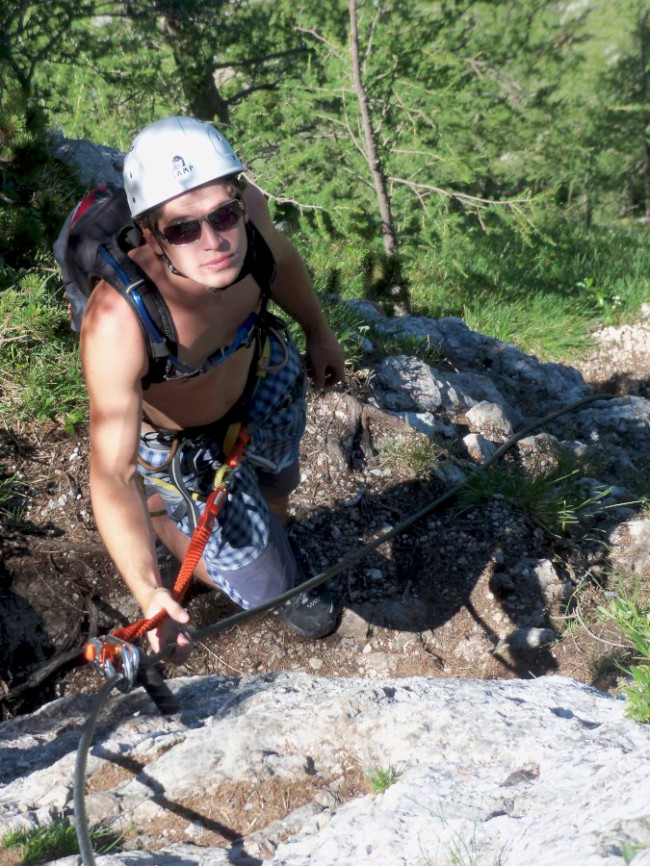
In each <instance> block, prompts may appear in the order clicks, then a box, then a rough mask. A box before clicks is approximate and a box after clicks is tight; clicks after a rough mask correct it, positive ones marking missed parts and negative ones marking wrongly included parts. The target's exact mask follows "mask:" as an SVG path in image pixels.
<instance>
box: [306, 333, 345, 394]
mask: <svg viewBox="0 0 650 866" xmlns="http://www.w3.org/2000/svg"><path fill="white" fill-rule="evenodd" d="M306 363H307V372H308V373H309V377H310V379H311V380H312V382H313V384H314V387H315V388H319V389H321V388H330V387H331V386H332V385H335V384H336V383H337V382H342V381H343V379H344V378H345V355H344V353H343V349H342V348H341V345H340V343H339V341H338V340H337V339H336V337H335V336H334V332H333V331H332V330H331V329H330V328H328V327H326V328H321V329H320V330H319V331H318V332H317V333H312V334H308V335H307V362H306Z"/></svg>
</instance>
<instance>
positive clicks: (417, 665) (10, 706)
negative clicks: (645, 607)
mask: <svg viewBox="0 0 650 866" xmlns="http://www.w3.org/2000/svg"><path fill="white" fill-rule="evenodd" d="M642 326H643V327H644V328H646V331H645V334H646V339H647V322H646V323H645V324H643V325H642ZM609 336H610V337H611V334H610V335H609ZM618 336H619V337H620V339H608V338H606V339H603V340H602V341H601V343H600V347H599V349H598V350H597V351H596V352H594V354H593V356H592V357H590V358H589V359H587V360H586V361H585V362H584V364H583V365H582V367H581V369H583V372H584V374H585V377H586V378H587V379H589V380H590V381H592V382H594V384H597V385H599V386H602V384H603V383H608V384H609V385H610V387H611V386H615V387H616V388H617V389H618V390H619V392H621V393H641V394H642V395H643V396H646V397H647V396H649V394H648V364H647V356H643V355H639V354H638V340H636V339H635V333H634V331H633V330H632V331H631V332H630V334H628V335H625V338H624V337H623V336H621V334H619V335H618ZM362 387H363V383H362V377H361V379H359V378H358V377H354V378H353V379H352V380H351V382H350V384H349V385H348V388H347V389H339V390H338V391H335V392H334V393H330V394H328V395H315V396H312V397H311V398H310V409H309V423H308V428H307V433H306V435H305V438H304V440H303V444H302V467H303V481H302V484H301V486H300V488H299V490H298V491H297V492H296V494H295V495H294V497H293V500H292V509H293V510H292V518H293V519H292V523H291V526H290V530H289V531H290V536H291V539H292V541H293V543H294V546H295V548H296V550H297V551H298V554H299V559H300V563H301V566H302V569H303V572H304V574H305V576H306V577H312V576H314V575H319V574H323V573H324V572H326V571H327V570H329V569H332V568H333V567H335V566H337V564H338V563H340V562H341V560H346V566H347V567H345V568H344V569H342V570H341V571H340V572H339V573H338V574H337V575H336V576H335V577H333V578H332V579H331V581H330V585H331V586H332V588H333V589H334V591H335V594H336V596H337V597H338V598H339V599H340V602H341V605H342V622H341V626H340V628H339V629H338V631H337V632H336V634H334V635H332V636H331V637H329V638H326V639H324V640H322V641H309V640H304V639H301V638H299V637H297V636H295V635H294V634H292V633H291V632H289V631H288V630H287V629H286V628H285V627H284V626H283V624H282V623H281V621H280V619H279V617H278V616H277V614H275V613H273V612H270V613H266V614H261V615H257V616H256V617H253V618H251V619H248V620H246V621H244V622H241V623H239V624H236V625H235V626H234V627H231V628H229V629H228V630H226V631H224V632H222V633H220V634H216V635H212V636H208V637H205V638H204V639H202V640H199V641H198V642H197V643H196V645H195V648H194V651H193V652H192V654H191V657H190V660H189V661H188V663H187V664H185V665H183V666H182V667H180V668H178V667H171V666H170V667H169V675H170V676H176V675H195V674H222V675H224V676H239V675H245V674H254V673H260V672H268V671H277V670H294V671H306V672H311V673H314V674H318V675H322V676H365V677H383V676H397V677H401V676H410V675H424V676H436V677H481V678H510V677H530V676H538V675H541V674H546V673H552V674H561V675H566V676H570V677H574V678H576V679H578V680H581V681H583V682H586V683H590V684H594V685H596V686H598V687H600V688H604V689H612V688H614V687H615V686H616V683H617V679H618V669H617V668H616V664H615V662H616V660H617V659H621V658H622V657H624V648H623V647H622V646H621V641H620V636H619V635H617V634H616V633H615V632H613V631H612V630H611V628H610V627H608V626H607V625H605V624H603V623H599V622H597V618H596V617H595V616H594V610H595V608H596V606H597V605H598V604H599V603H601V602H602V593H601V590H600V589H599V588H598V580H599V578H601V577H602V576H603V575H604V569H605V567H606V563H605V562H603V559H602V555H603V554H602V546H594V547H593V548H592V547H590V545H589V544H588V543H587V544H585V545H580V548H579V549H576V547H575V545H571V544H568V543H563V542H562V541H558V540H556V541H551V540H549V537H548V535H546V534H544V533H542V532H541V531H540V530H539V529H538V528H536V527H535V526H534V525H532V524H531V523H530V522H528V521H527V520H526V519H525V518H524V516H523V515H521V514H520V513H517V512H516V511H515V509H513V508H512V507H511V506H510V505H509V504H508V503H507V502H506V501H504V500H498V499H494V500H491V501H489V502H488V503H487V504H483V505H481V506H474V507H472V508H468V509H465V510H460V509H459V508H458V507H457V506H456V504H455V503H453V502H450V503H445V504H443V505H442V506H441V507H440V508H438V509H435V510H433V511H430V512H429V513H428V514H426V515H425V516H423V517H422V518H421V519H419V520H418V521H416V522H415V523H413V524H412V525H411V526H409V527H408V528H407V529H405V530H404V531H400V532H397V533H395V534H394V535H392V536H390V537H388V538H387V539H386V540H384V541H383V542H381V543H378V544H376V545H375V547H374V548H373V549H372V550H371V551H370V552H367V553H365V554H364V555H362V553H361V551H362V549H363V545H365V544H367V543H368V542H370V541H371V540H372V539H376V538H378V537H380V536H382V537H383V534H384V533H389V532H390V531H391V530H394V529H395V528H396V527H397V528H400V525H401V523H402V521H404V520H405V519H406V518H408V517H410V516H411V515H413V514H415V513H417V512H419V511H421V510H426V509H427V506H428V504H429V503H431V502H432V501H434V500H436V499H437V498H438V497H440V496H441V495H442V494H443V493H444V491H445V487H444V485H443V484H442V483H441V482H440V481H438V480H437V479H436V477H435V476H434V475H433V474H432V473H428V472H426V471H425V472H423V471H422V470H417V471H415V470H413V469H409V468H408V466H407V465H406V463H405V462H404V461H402V462H401V463H400V462H399V461H398V462H397V463H395V461H394V460H393V461H388V460H387V458H386V455H385V453H384V454H383V456H382V452H381V451H380V450H378V449H377V448H376V440H377V439H378V438H379V432H378V430H377V425H378V423H379V422H378V421H377V419H376V418H373V417H371V416H367V415H365V414H364V413H363V412H362V413H361V415H362V417H360V416H359V411H360V410H359V404H358V403H356V401H355V400H354V398H353V397H351V396H350V392H355V391H358V390H360V389H362ZM379 426H381V425H379ZM397 427H399V425H397ZM397 427H396V429H395V431H393V432H394V433H395V435H396V436H402V437H403V436H407V438H408V434H405V433H404V430H402V429H397ZM380 432H381V434H382V435H386V434H387V431H386V430H385V429H382V430H381V431H380ZM388 432H390V431H388ZM0 435H1V439H0V455H1V457H2V461H1V463H2V474H3V476H4V477H5V478H7V477H10V476H11V475H13V474H14V473H19V476H20V483H19V484H18V485H17V486H16V485H14V486H15V491H16V495H15V497H14V499H13V501H12V502H10V503H9V504H8V505H6V506H5V508H4V510H3V511H2V512H1V513H0V522H1V523H2V539H1V542H0V544H1V546H2V548H1V551H0V552H1V553H2V566H1V567H2V575H1V579H0V705H1V707H2V714H3V715H2V717H4V718H7V717H9V716H12V715H16V714H22V713H26V712H30V711H33V710H34V709H35V708H37V707H38V706H40V705H41V704H43V703H44V702H46V701H48V700H51V699H53V698H55V697H58V696H60V695H65V694H72V693H77V692H84V693H89V692H94V691H96V690H98V689H99V688H100V686H101V685H102V683H103V680H102V678H101V676H100V675H99V674H98V673H97V672H96V671H95V670H94V668H93V667H92V666H90V665H88V664H87V663H85V662H83V661H82V657H81V649H82V647H83V644H84V641H85V640H86V639H87V637H88V636H89V635H91V636H92V635H96V634H102V633H105V632H106V631H109V630H111V629H113V628H115V627H117V626H118V625H124V624H126V623H127V622H129V621H133V620H134V619H137V617H138V611H137V610H136V607H135V605H134V603H133V601H132V599H131V597H130V595H129V593H128V592H127V591H126V589H125V587H124V585H123V583H122V581H121V579H120V578H119V577H118V576H117V575H116V573H115V571H114V569H113V567H112V565H111V562H110V560H109V559H108V557H107V555H106V554H105V552H104V551H103V548H102V545H101V542H100V539H99V536H98V534H97V531H96V528H95V524H94V520H93V517H92V511H91V507H90V503H89V498H88V478H87V441H86V436H85V432H83V431H82V432H81V433H80V434H79V436H78V437H76V438H74V439H72V438H69V437H67V436H65V435H64V434H63V432H62V431H61V430H60V429H59V428H57V427H56V426H55V425H42V424H41V425H34V426H33V427H31V428H24V429H18V428H14V429H12V430H4V431H3V432H2V433H1V434H0ZM373 440H374V441H373ZM349 560H354V561H349ZM539 560H542V561H548V562H550V563H552V565H553V575H554V576H553V579H552V580H551V582H550V583H549V584H548V585H547V586H544V585H542V583H543V582H542V583H540V580H539V579H537V578H534V577H530V573H529V571H528V570H527V569H526V567H525V562H527V561H530V562H531V564H532V563H533V562H535V561H539ZM522 562H523V563H524V567H522V565H521V564H522ZM517 570H518V571H519V572H521V574H522V575H523V578H522V579H521V580H519V581H517V582H516V583H515V584H513V581H512V580H511V579H509V577H508V575H509V574H512V573H514V572H515V571H517ZM167 571H168V573H169V574H170V576H171V577H172V578H173V576H174V573H175V571H174V565H173V563H169V561H167ZM528 578H529V579H528ZM578 587H579V590H578ZM188 607H189V610H190V614H191V620H192V621H191V625H192V626H193V627H194V628H195V629H203V628H205V627H206V626H209V625H211V624H213V623H215V622H217V621H219V620H221V619H223V618H224V617H226V616H229V615H230V614H232V613H235V612H236V608H235V607H234V605H232V604H231V603H230V602H229V601H228V600H227V599H225V598H224V597H223V596H222V595H221V594H220V593H218V592H216V591H214V592H210V591H202V590H200V589H199V588H198V587H196V588H193V589H192V591H191V595H190V598H189V600H188ZM549 630H550V631H549ZM551 632H554V633H555V635H556V637H555V639H553V640H550V641H549V639H548V636H549V634H550V633H551ZM513 634H516V635H518V636H519V638H518V640H514V641H513V640H509V639H508V636H509V635H510V636H512V635H513Z"/></svg>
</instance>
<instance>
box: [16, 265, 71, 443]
mask: <svg viewBox="0 0 650 866" xmlns="http://www.w3.org/2000/svg"><path fill="white" fill-rule="evenodd" d="M5 276H6V277H10V276H11V275H10V274H9V275H7V274H6V275H5ZM60 291H61V289H60V286H59V285H58V283H57V282H56V281H55V280H53V279H47V278H43V277H42V276H41V275H39V274H38V273H37V272H31V273H23V274H16V275H13V281H12V282H11V283H10V284H9V285H8V286H7V287H6V288H5V289H4V290H3V291H1V292H0V361H1V362H2V369H3V372H4V378H3V384H2V386H1V387H2V409H0V414H1V415H3V416H4V417H5V423H7V422H8V421H9V420H12V421H17V420H23V421H26V420H33V419H34V418H36V419H38V420H41V421H42V420H45V419H46V418H56V419H58V420H60V421H61V423H62V424H63V426H64V428H65V429H67V430H68V431H70V432H73V431H74V427H75V424H76V423H77V422H78V421H79V420H81V417H82V407H83V406H84V405H85V397H84V393H85V392H84V387H83V382H82V377H81V369H80V364H79V358H78V339H77V337H76V336H75V335H73V334H72V333H71V332H70V327H69V322H68V318H67V310H66V305H65V303H64V302H63V298H62V297H61V295H59V292H60Z"/></svg>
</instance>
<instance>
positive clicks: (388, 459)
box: [378, 433, 441, 476]
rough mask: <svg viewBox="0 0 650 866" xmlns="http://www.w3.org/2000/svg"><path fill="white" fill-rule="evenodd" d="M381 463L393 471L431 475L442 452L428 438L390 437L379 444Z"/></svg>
mask: <svg viewBox="0 0 650 866" xmlns="http://www.w3.org/2000/svg"><path fill="white" fill-rule="evenodd" d="M378 447H379V462H380V463H381V465H382V466H386V467H387V468H388V469H391V470H392V471H396V470H398V469H406V470H407V471H409V472H411V473H413V475H417V476H423V475H426V474H427V473H431V472H432V471H433V470H434V469H435V468H436V466H437V465H438V463H439V462H440V455H441V450H440V448H439V447H438V446H437V445H436V444H435V443H434V442H432V441H431V440H430V439H429V438H428V437H427V436H423V435H420V434H417V433H414V434H412V435H407V436H398V435H394V434H392V435H390V436H387V437H386V439H385V440H384V441H383V442H381V443H380V444H379V446H378Z"/></svg>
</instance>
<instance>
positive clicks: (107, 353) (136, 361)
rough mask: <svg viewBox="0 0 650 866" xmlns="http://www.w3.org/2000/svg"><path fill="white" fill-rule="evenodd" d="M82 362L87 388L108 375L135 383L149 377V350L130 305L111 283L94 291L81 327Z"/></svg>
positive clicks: (99, 285)
mask: <svg viewBox="0 0 650 866" xmlns="http://www.w3.org/2000/svg"><path fill="white" fill-rule="evenodd" d="M81 360H82V364H83V367H84V375H85V376H86V380H87V384H88V385H89V386H90V385H91V382H90V381H89V379H91V378H92V379H101V380H103V379H104V378H105V377H106V376H107V375H110V376H111V377H115V378H120V379H123V380H124V381H129V382H131V381H135V379H139V378H141V376H143V375H144V374H145V373H146V370H147V367H148V355H147V347H146V344H145V340H144V336H143V334H142V329H141V327H140V324H139V322H138V320H137V318H136V316H135V313H134V312H133V310H132V309H131V308H130V306H129V304H128V302H127V301H126V300H125V299H124V298H123V297H121V296H120V295H119V294H118V292H116V291H115V289H114V288H113V287H112V286H110V285H109V284H108V283H106V282H104V281H101V282H100V283H98V284H97V286H95V288H94V289H93V291H92V293H91V295H90V298H89V300H88V305H87V307H86V311H85V313H84V317H83V322H82V327H81Z"/></svg>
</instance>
